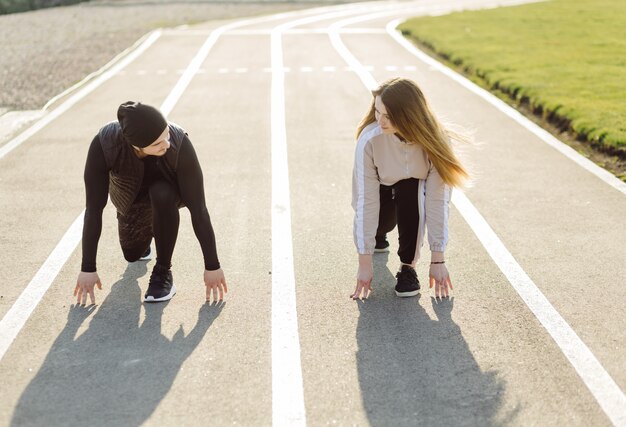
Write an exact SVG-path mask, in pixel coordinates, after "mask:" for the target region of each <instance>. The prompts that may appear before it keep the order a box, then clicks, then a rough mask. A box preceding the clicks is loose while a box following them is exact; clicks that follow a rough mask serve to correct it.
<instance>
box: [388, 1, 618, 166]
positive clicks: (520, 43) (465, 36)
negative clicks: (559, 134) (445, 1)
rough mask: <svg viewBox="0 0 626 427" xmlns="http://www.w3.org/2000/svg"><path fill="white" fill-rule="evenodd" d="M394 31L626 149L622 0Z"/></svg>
mask: <svg viewBox="0 0 626 427" xmlns="http://www.w3.org/2000/svg"><path fill="white" fill-rule="evenodd" d="M399 29H400V30H401V31H402V32H403V33H404V34H405V36H407V37H409V39H411V38H412V39H414V40H415V41H417V42H418V43H421V44H423V45H425V46H427V47H429V48H430V49H432V50H433V51H434V52H436V53H437V54H439V55H441V56H443V57H444V58H446V59H448V60H449V61H451V62H452V63H453V64H455V65H456V66H458V67H460V68H461V69H463V70H464V71H465V72H466V73H467V74H469V75H470V76H473V79H474V80H480V81H481V82H482V84H483V85H485V86H486V87H488V88H489V89H491V90H493V91H495V92H501V93H505V94H506V95H507V96H508V97H510V98H511V99H514V100H515V101H516V102H518V103H521V104H527V105H528V106H529V107H530V108H531V109H532V111H533V112H535V113H537V114H541V115H542V116H543V117H544V118H545V119H547V120H549V121H551V122H552V123H555V124H557V125H558V126H560V127H561V128H569V130H570V131H572V132H573V133H574V134H575V135H576V137H577V138H578V139H581V140H585V141H590V142H591V143H592V144H593V145H594V146H597V147H599V148H601V149H604V150H605V151H608V152H612V153H618V154H620V155H626V1H624V0H553V1H548V2H544V3H533V4H527V5H523V6H515V7H505V8H500V9H492V10H482V11H471V12H461V13H454V14H451V15H446V16H440V17H425V18H416V19H411V20H409V21H407V22H405V23H403V24H402V25H400V27H399Z"/></svg>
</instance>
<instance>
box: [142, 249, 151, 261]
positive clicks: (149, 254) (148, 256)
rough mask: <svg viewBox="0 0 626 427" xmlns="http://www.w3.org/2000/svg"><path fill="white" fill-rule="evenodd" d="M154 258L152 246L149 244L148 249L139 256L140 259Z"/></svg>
mask: <svg viewBox="0 0 626 427" xmlns="http://www.w3.org/2000/svg"><path fill="white" fill-rule="evenodd" d="M151 259H152V248H151V247H150V246H148V249H146V251H145V252H144V253H143V255H142V256H141V257H140V258H139V261H150V260H151Z"/></svg>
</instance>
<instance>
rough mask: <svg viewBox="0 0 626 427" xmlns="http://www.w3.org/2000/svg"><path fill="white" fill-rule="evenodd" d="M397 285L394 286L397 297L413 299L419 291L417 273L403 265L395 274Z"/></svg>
mask: <svg viewBox="0 0 626 427" xmlns="http://www.w3.org/2000/svg"><path fill="white" fill-rule="evenodd" d="M396 279H398V283H397V284H396V295H398V296H399V297H402V298H404V297H414V296H415V295H417V294H418V293H419V291H420V281H419V280H417V273H416V272H415V270H414V269H413V267H411V266H409V265H403V266H402V269H401V270H400V272H399V273H397V274H396Z"/></svg>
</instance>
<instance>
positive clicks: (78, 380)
mask: <svg viewBox="0 0 626 427" xmlns="http://www.w3.org/2000/svg"><path fill="white" fill-rule="evenodd" d="M146 272H147V267H146V263H142V262H137V263H132V264H129V265H128V268H127V269H126V271H125V272H124V275H123V277H122V278H121V279H120V280H118V281H117V282H116V283H115V284H114V285H113V286H112V288H111V292H110V293H109V295H108V296H107V297H106V299H105V300H104V302H103V303H102V305H101V306H100V307H99V309H98V310H97V311H96V310H95V307H94V306H88V307H83V306H72V307H71V308H70V310H69V313H68V314H67V315H68V319H67V324H66V325H65V328H64V329H63V331H62V332H61V334H60V335H59V336H58V337H57V339H56V340H55V342H54V344H53V345H52V348H51V349H50V352H49V353H48V355H47V356H46V359H45V361H44V363H43V366H42V367H41V369H40V370H39V372H38V373H37V375H36V376H35V377H34V378H33V380H32V381H31V382H30V384H29V385H28V387H27V388H26V390H25V391H24V393H23V394H22V396H21V397H20V400H19V402H18V405H17V407H16V409H15V412H14V413H13V418H12V420H11V425H12V426H22V425H28V426H40V425H41V426H43V425H45V426H51V425H59V426H60V425H63V426H73V425H81V426H85V425H90V426H94V425H115V426H138V425H141V424H142V423H144V421H146V419H148V417H150V415H151V414H152V413H153V412H154V410H155V408H156V407H157V405H158V404H159V402H160V401H161V400H162V399H163V397H164V396H165V395H166V394H167V392H168V391H169V389H170V388H171V387H172V384H173V382H174V379H175V378H176V375H177V374H178V372H179V370H180V368H181V365H182V364H183V363H184V361H185V360H186V359H187V357H189V355H190V354H191V353H192V352H193V351H194V349H195V348H196V347H197V346H198V344H199V343H200V341H201V340H202V338H203V336H204V335H205V333H206V331H207V330H208V329H209V327H210V326H211V324H212V323H213V321H214V320H215V319H216V318H217V316H219V314H220V312H221V311H222V309H223V307H224V304H221V305H209V304H205V305H203V306H202V307H201V309H200V311H199V313H198V321H197V323H196V325H195V326H194V328H193V329H192V330H191V332H189V334H187V335H186V336H185V332H184V331H183V328H182V325H181V326H180V328H179V329H178V331H177V332H176V333H175V334H174V337H173V338H172V339H171V340H170V339H168V338H167V337H165V336H164V335H162V334H161V318H162V316H163V312H164V310H165V309H166V307H167V303H161V304H142V302H141V301H142V298H141V289H140V288H139V284H138V281H137V279H138V278H140V277H142V276H144V275H145V274H146ZM142 305H143V307H144V310H145V320H144V321H143V323H141V324H139V321H140V312H141V307H142ZM94 312H95V315H94V316H93V319H92V320H91V323H90V325H89V328H88V329H87V330H85V331H84V332H83V331H81V334H80V335H79V336H78V337H77V334H78V332H79V328H80V327H81V325H82V324H83V322H85V320H87V318H89V317H90V315H91V314H92V313H94ZM60 314H61V313H60ZM181 403H182V402H181Z"/></svg>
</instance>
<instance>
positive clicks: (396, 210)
mask: <svg viewBox="0 0 626 427" xmlns="http://www.w3.org/2000/svg"><path fill="white" fill-rule="evenodd" d="M418 184H419V180H418V179H415V178H409V179H403V180H402V181H398V182H396V183H395V184H394V185H392V186H387V185H381V186H380V212H379V215H378V230H377V231H376V241H377V242H379V241H382V240H384V239H385V238H386V234H387V233H389V232H390V231H391V230H393V229H394V228H395V226H396V225H397V226H398V242H399V247H398V256H400V261H401V262H402V263H404V264H411V263H412V262H413V258H415V245H416V244H417V229H418V224H419V208H418V202H417V195H418V188H419V185H418Z"/></svg>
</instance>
